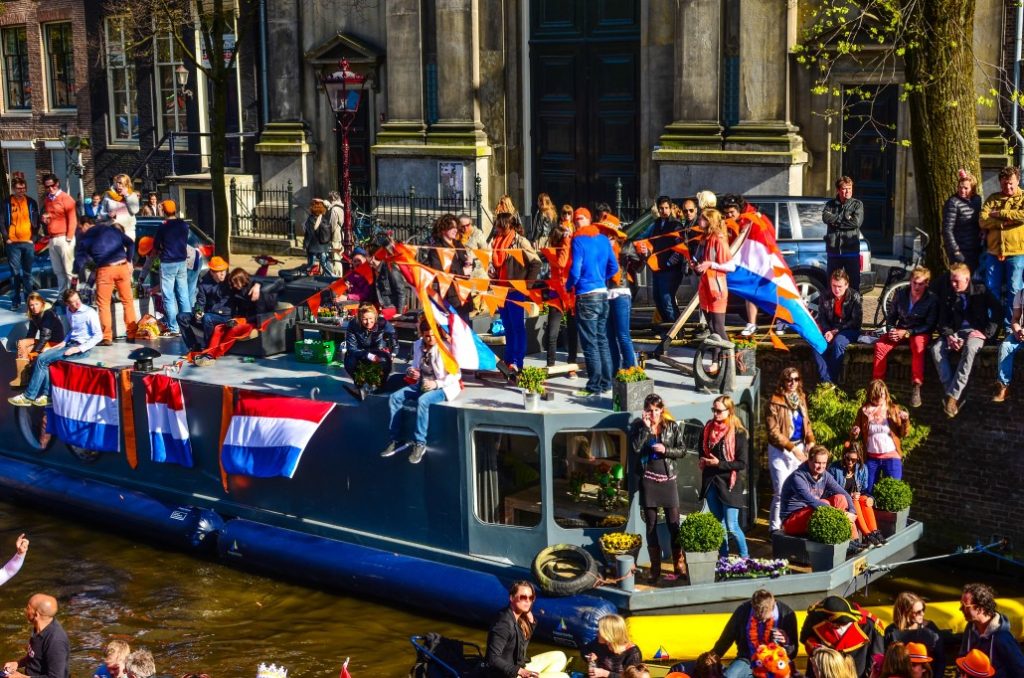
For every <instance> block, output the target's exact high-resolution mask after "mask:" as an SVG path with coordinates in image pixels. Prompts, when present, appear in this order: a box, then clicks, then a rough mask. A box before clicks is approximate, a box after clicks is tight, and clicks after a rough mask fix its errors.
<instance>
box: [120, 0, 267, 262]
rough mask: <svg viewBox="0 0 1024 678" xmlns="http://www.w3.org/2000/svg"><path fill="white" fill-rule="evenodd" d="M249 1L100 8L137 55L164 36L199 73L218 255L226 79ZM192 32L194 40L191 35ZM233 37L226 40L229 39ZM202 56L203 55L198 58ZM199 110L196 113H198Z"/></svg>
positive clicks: (135, 1)
mask: <svg viewBox="0 0 1024 678" xmlns="http://www.w3.org/2000/svg"><path fill="white" fill-rule="evenodd" d="M251 5H252V2H251V0H234V1H232V0H108V2H107V5H106V11H107V12H108V14H109V15H111V16H117V17H120V18H122V20H123V21H124V22H125V30H126V32H127V33H129V34H131V35H132V36H133V37H134V43H133V45H132V48H133V50H134V51H135V52H136V53H137V54H143V55H144V54H147V53H151V51H152V49H153V48H152V45H153V43H154V38H155V37H157V36H166V35H169V36H170V37H171V39H172V40H173V41H174V44H175V46H176V48H177V49H178V50H180V53H181V54H183V55H184V56H185V58H186V60H188V61H191V62H193V63H194V64H195V65H196V68H198V69H199V71H200V72H202V73H203V75H205V77H206V80H207V83H208V84H209V90H210V97H209V102H210V108H209V119H210V184H211V188H212V191H213V220H214V224H213V227H214V241H215V247H216V252H217V254H218V255H220V256H222V257H224V258H228V257H230V254H231V238H230V236H231V228H230V225H229V222H228V213H229V210H228V195H227V183H226V181H225V171H224V161H225V157H226V151H227V138H226V135H227V121H228V95H229V93H230V91H231V89H230V87H229V83H230V80H229V78H232V77H234V68H235V63H236V61H237V59H238V49H239V47H240V46H241V45H242V44H243V42H244V41H245V39H246V38H247V37H248V36H247V35H246V31H245V25H246V22H245V20H244V18H239V19H238V20H237V21H236V17H238V16H239V15H241V16H242V17H244V16H245V15H246V14H247V10H248V9H250V6H251ZM197 34H198V41H197V40H196V35H197ZM232 38H233V40H234V43H233V44H232V42H231V40H232ZM204 55H206V56H207V57H208V58H206V59H204V58H203V56H204ZM202 113H203V112H201V114H202Z"/></svg>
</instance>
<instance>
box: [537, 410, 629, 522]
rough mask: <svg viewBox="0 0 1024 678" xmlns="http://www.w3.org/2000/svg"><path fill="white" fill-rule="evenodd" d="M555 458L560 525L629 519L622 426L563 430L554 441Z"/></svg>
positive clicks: (624, 437)
mask: <svg viewBox="0 0 1024 678" xmlns="http://www.w3.org/2000/svg"><path fill="white" fill-rule="evenodd" d="M551 458H552V460H553V471H552V473H553V475H554V482H553V488H554V498H555V522H556V523H558V525H560V526H561V527H564V528H570V529H571V528H585V527H601V526H602V523H603V522H604V521H605V520H606V519H608V518H609V517H610V516H618V517H619V518H618V519H619V520H621V521H622V523H625V519H626V514H627V512H628V510H629V493H628V487H627V480H628V478H627V477H626V436H625V434H624V433H623V432H622V431H621V430H618V429H614V430H605V431H601V430H585V431H583V430H581V431H561V432H559V433H557V434H555V436H554V438H553V439H552V441H551ZM611 520H616V519H614V518H613V519H611ZM615 524H616V525H619V524H620V523H618V522H616V523H615Z"/></svg>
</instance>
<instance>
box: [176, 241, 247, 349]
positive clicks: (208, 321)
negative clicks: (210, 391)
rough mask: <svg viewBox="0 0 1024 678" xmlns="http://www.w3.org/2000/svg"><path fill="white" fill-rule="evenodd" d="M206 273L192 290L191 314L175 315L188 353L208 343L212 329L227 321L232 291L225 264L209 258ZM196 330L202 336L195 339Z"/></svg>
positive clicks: (229, 316)
mask: <svg viewBox="0 0 1024 678" xmlns="http://www.w3.org/2000/svg"><path fill="white" fill-rule="evenodd" d="M208 268H209V270H208V271H207V272H206V274H205V275H204V276H203V277H202V279H201V280H200V281H199V285H198V287H197V288H196V304H195V309H194V310H193V311H192V312H191V313H179V314H178V327H179V328H180V330H181V338H182V340H183V341H184V342H185V345H186V346H188V349H189V350H190V351H201V350H202V349H204V348H206V346H208V345H209V343H210V337H211V336H212V335H213V328H214V327H216V326H217V325H220V324H223V323H226V322H228V321H230V320H231V299H232V296H233V294H234V290H233V289H232V288H231V285H229V284H228V281H227V278H228V262H226V261H224V259H223V258H221V257H213V258H212V259H210V263H209V265H208ZM197 330H201V331H202V337H201V339H200V337H197V336H196V332H197Z"/></svg>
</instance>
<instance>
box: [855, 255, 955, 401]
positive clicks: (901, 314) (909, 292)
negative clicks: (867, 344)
mask: <svg viewBox="0 0 1024 678" xmlns="http://www.w3.org/2000/svg"><path fill="white" fill-rule="evenodd" d="M931 280H932V272H931V271H929V270H928V269H927V268H925V267H924V266H918V267H917V268H915V269H914V270H913V271H911V272H910V285H909V286H908V287H904V288H902V289H899V290H897V291H896V295H895V297H894V298H893V303H892V305H891V306H890V307H889V311H888V313H886V314H885V327H886V330H887V331H886V333H885V334H883V335H882V336H881V338H879V340H878V341H877V342H875V364H874V367H873V368H872V374H871V378H872V379H885V371H886V365H887V363H888V360H889V352H890V351H891V350H892V349H894V348H896V347H897V346H899V345H900V344H902V343H903V342H907V343H909V344H910V380H911V383H912V384H913V390H912V391H911V394H910V406H911V407H921V384H923V383H924V353H925V349H926V348H927V347H928V340H929V339H931V336H932V331H934V330H935V323H937V322H938V321H939V298H938V297H937V296H936V295H935V293H934V292H932V291H931V290H930V289H928V285H929V283H931Z"/></svg>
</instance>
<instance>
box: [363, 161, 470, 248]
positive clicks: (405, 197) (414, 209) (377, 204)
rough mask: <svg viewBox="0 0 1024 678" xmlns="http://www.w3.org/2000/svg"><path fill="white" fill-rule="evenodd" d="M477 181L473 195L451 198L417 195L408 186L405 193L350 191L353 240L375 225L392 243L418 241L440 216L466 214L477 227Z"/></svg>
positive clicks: (426, 234)
mask: <svg viewBox="0 0 1024 678" xmlns="http://www.w3.org/2000/svg"><path fill="white" fill-rule="evenodd" d="M480 194H481V179H480V175H477V176H476V178H475V179H474V181H473V194H472V195H468V194H466V193H461V194H458V195H455V196H436V195H419V194H417V193H416V187H415V186H410V187H409V190H408V191H406V192H405V193H379V192H371V191H365V190H359V189H357V188H353V190H352V210H353V217H354V223H355V228H356V240H359V241H363V240H366V239H367V238H369V237H370V236H371V235H372V233H370V232H367V230H368V229H372V228H373V227H375V226H379V227H380V228H382V229H383V230H385V231H388V232H389V233H390V234H391V237H393V238H394V239H395V240H399V241H403V242H419V241H422V240H424V239H425V238H426V237H428V236H429V235H430V226H431V224H433V222H434V220H435V219H437V218H438V217H439V216H441V215H443V214H448V213H451V214H454V215H455V216H459V215H460V214H468V215H470V216H471V217H473V219H474V222H475V223H476V224H477V225H478V226H482V224H483V221H482V220H483V217H484V212H483V203H482V201H481V200H480Z"/></svg>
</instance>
